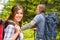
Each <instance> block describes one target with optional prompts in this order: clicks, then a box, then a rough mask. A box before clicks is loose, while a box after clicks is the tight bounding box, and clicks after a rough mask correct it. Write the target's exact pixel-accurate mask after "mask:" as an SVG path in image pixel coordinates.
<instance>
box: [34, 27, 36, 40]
mask: <svg viewBox="0 0 60 40" xmlns="http://www.w3.org/2000/svg"><path fill="white" fill-rule="evenodd" d="M36 30H37V28H34V40H36Z"/></svg>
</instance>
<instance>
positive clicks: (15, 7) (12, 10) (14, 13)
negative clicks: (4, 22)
mask: <svg viewBox="0 0 60 40" xmlns="http://www.w3.org/2000/svg"><path fill="white" fill-rule="evenodd" d="M20 9H23V7H22V6H21V5H19V4H17V5H14V6H13V7H12V9H11V14H10V16H9V18H8V20H13V19H14V16H15V15H16V14H17V11H18V10H20Z"/></svg>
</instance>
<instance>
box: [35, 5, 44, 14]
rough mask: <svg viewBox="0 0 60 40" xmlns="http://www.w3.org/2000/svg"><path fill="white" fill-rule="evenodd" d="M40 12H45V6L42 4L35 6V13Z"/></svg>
mask: <svg viewBox="0 0 60 40" xmlns="http://www.w3.org/2000/svg"><path fill="white" fill-rule="evenodd" d="M41 12H45V5H44V4H39V5H37V8H36V13H37V14H39V13H41Z"/></svg>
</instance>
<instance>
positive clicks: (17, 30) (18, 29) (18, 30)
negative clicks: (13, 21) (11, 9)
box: [14, 25, 20, 33]
mask: <svg viewBox="0 0 60 40" xmlns="http://www.w3.org/2000/svg"><path fill="white" fill-rule="evenodd" d="M14 28H15V31H16V32H18V33H19V32H20V27H19V26H18V25H15V27H14Z"/></svg>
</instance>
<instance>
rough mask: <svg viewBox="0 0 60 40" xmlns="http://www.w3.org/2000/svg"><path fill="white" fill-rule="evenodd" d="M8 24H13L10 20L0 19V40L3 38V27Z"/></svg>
mask: <svg viewBox="0 0 60 40" xmlns="http://www.w3.org/2000/svg"><path fill="white" fill-rule="evenodd" d="M9 24H12V25H15V24H14V23H12V22H7V21H3V20H0V40H3V38H4V33H5V32H4V29H5V28H6V27H7V25H9Z"/></svg>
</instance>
